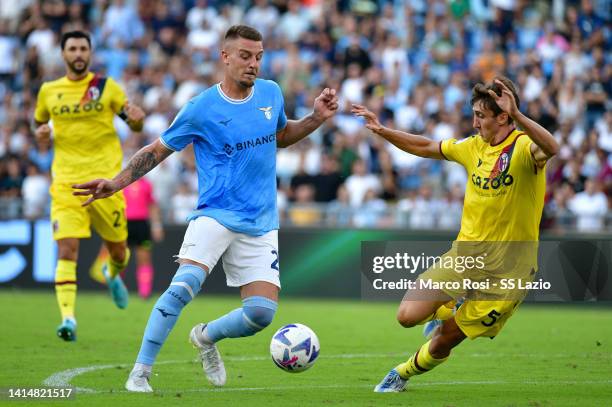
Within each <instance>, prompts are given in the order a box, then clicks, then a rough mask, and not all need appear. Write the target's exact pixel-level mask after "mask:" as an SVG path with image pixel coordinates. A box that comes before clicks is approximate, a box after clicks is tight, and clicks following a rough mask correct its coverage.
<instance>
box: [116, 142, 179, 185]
mask: <svg viewBox="0 0 612 407" xmlns="http://www.w3.org/2000/svg"><path fill="white" fill-rule="evenodd" d="M171 153H172V151H171V150H168V151H167V152H166V151H165V150H164V151H159V150H156V149H155V146H152V145H148V146H146V147H143V148H142V149H141V150H140V151H138V152H137V153H136V154H135V155H134V156H133V157H132V158H131V159H130V161H129V162H128V164H127V166H126V167H125V168H124V169H123V170H122V171H121V172H120V173H119V175H117V176H116V177H115V180H116V181H117V182H119V187H120V189H123V188H125V187H126V186H128V185H130V184H131V183H132V182H134V181H136V180H137V179H139V178H140V177H142V176H143V175H145V174H146V173H148V172H149V171H151V170H152V169H153V168H155V167H156V166H157V164H159V163H160V162H162V161H163V160H164V159H165V158H166V157H168V155H170V154H171Z"/></svg>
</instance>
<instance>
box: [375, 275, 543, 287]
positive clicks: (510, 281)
mask: <svg viewBox="0 0 612 407" xmlns="http://www.w3.org/2000/svg"><path fill="white" fill-rule="evenodd" d="M372 286H373V287H374V289H376V290H416V289H421V290H487V289H493V288H501V289H503V290H514V289H518V290H550V289H551V287H552V285H551V284H550V282H548V281H544V280H542V279H539V280H536V281H527V280H523V279H520V278H502V279H500V280H499V281H498V282H492V281H491V280H490V279H488V278H487V279H485V280H482V281H473V280H470V279H468V278H464V279H462V280H461V281H433V280H430V279H423V280H421V279H418V280H409V279H407V278H402V279H399V280H396V281H385V280H383V279H382V278H377V279H374V280H373V281H372Z"/></svg>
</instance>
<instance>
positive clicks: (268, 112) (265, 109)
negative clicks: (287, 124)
mask: <svg viewBox="0 0 612 407" xmlns="http://www.w3.org/2000/svg"><path fill="white" fill-rule="evenodd" d="M259 110H261V111H262V112H264V115H265V116H266V119H268V120H272V106H268V107H260V108H259Z"/></svg>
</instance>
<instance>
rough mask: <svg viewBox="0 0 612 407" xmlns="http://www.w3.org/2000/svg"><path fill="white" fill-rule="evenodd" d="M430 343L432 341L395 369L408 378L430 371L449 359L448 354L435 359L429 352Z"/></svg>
mask: <svg viewBox="0 0 612 407" xmlns="http://www.w3.org/2000/svg"><path fill="white" fill-rule="evenodd" d="M430 343H431V341H428V342H427V343H425V344H424V345H423V346H421V349H419V350H418V351H417V352H416V353H415V354H414V355H412V356H411V357H410V359H408V361H406V362H404V363H400V364H399V365H397V366H396V367H395V370H397V372H398V373H399V375H400V376H401V377H402V379H408V378H409V377H412V376H415V375H419V374H423V373H425V372H428V371H430V370H431V369H433V368H434V367H436V366H438V365H439V364H440V363H442V362H444V361H446V359H448V356H447V357H445V358H444V359H435V358H434V357H433V356H431V354H430V353H429V344H430Z"/></svg>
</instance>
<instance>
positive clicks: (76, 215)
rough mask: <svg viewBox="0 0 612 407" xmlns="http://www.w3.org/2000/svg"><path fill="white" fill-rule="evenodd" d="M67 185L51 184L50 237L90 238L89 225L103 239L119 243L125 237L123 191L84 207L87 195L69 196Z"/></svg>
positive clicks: (69, 188)
mask: <svg viewBox="0 0 612 407" xmlns="http://www.w3.org/2000/svg"><path fill="white" fill-rule="evenodd" d="M73 191H74V190H73V189H72V187H71V185H70V184H63V183H53V184H51V188H50V193H51V224H52V225H53V239H55V240H59V239H66V238H77V239H85V238H89V237H91V227H92V226H93V228H94V229H95V230H96V232H98V234H99V235H100V236H101V237H102V239H104V240H107V241H110V242H122V241H124V240H126V239H127V221H126V218H125V198H124V197H123V192H118V193H116V194H115V195H113V196H110V197H108V198H105V199H100V200H96V201H94V202H92V203H91V204H90V205H88V206H86V207H83V206H81V204H82V203H83V202H85V201H86V200H87V199H88V197H86V196H74V195H72V192H73Z"/></svg>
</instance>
